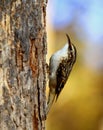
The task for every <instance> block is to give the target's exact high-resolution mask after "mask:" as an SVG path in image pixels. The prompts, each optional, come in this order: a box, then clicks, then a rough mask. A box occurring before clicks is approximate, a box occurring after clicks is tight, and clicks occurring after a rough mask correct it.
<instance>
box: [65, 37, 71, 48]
mask: <svg viewBox="0 0 103 130" xmlns="http://www.w3.org/2000/svg"><path fill="white" fill-rule="evenodd" d="M66 36H67V40H68V45H69V49H70V50H72V43H71V41H70V37H69V36H68V34H66Z"/></svg>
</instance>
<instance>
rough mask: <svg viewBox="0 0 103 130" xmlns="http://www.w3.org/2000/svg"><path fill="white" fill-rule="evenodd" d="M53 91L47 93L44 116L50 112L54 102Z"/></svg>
mask: <svg viewBox="0 0 103 130" xmlns="http://www.w3.org/2000/svg"><path fill="white" fill-rule="evenodd" d="M54 91H55V89H54V90H52V91H49V96H48V99H47V100H48V101H47V108H46V114H48V112H49V111H50V108H51V106H52V104H53V102H54V99H55V92H54Z"/></svg>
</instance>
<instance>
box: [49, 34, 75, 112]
mask: <svg viewBox="0 0 103 130" xmlns="http://www.w3.org/2000/svg"><path fill="white" fill-rule="evenodd" d="M66 36H67V39H68V43H67V44H66V45H65V46H64V47H63V48H62V49H61V50H59V51H57V52H56V53H54V54H53V55H52V56H51V58H50V63H49V71H50V75H49V96H48V101H47V113H48V112H49V110H50V108H51V106H52V104H53V101H54V99H56V100H57V98H58V96H59V94H60V92H61V90H62V89H63V87H64V85H65V83H66V81H67V79H68V77H69V75H70V72H71V70H72V68H73V65H74V63H75V61H76V48H75V46H74V45H73V44H72V43H71V41H70V38H69V36H68V35H67V34H66Z"/></svg>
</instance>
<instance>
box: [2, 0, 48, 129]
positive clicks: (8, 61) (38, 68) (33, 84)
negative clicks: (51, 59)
mask: <svg viewBox="0 0 103 130" xmlns="http://www.w3.org/2000/svg"><path fill="white" fill-rule="evenodd" d="M45 16H46V3H45V1H44V0H0V130H45V118H46V117H45V107H46V96H45V86H46V82H45V78H46V76H45V75H46V73H45V72H46V29H45V27H46V22H45Z"/></svg>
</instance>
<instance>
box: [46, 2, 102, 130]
mask: <svg viewBox="0 0 103 130" xmlns="http://www.w3.org/2000/svg"><path fill="white" fill-rule="evenodd" d="M65 33H68V34H69V36H70V39H71V41H72V43H73V44H74V45H75V46H76V48H77V61H76V63H75V65H74V67H73V70H72V72H71V75H70V77H69V79H68V81H67V83H66V85H65V87H64V89H63V90H62V92H61V94H60V96H59V98H58V101H57V102H56V103H54V104H53V106H52V109H51V110H50V112H49V114H48V117H47V121H46V128H47V130H103V1H102V0H49V1H48V6H47V35H48V39H47V40H48V55H47V62H49V58H50V56H51V55H52V54H53V53H54V52H55V51H57V50H59V49H61V48H62V47H63V46H64V45H65V43H66V42H67V39H66V36H65Z"/></svg>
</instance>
